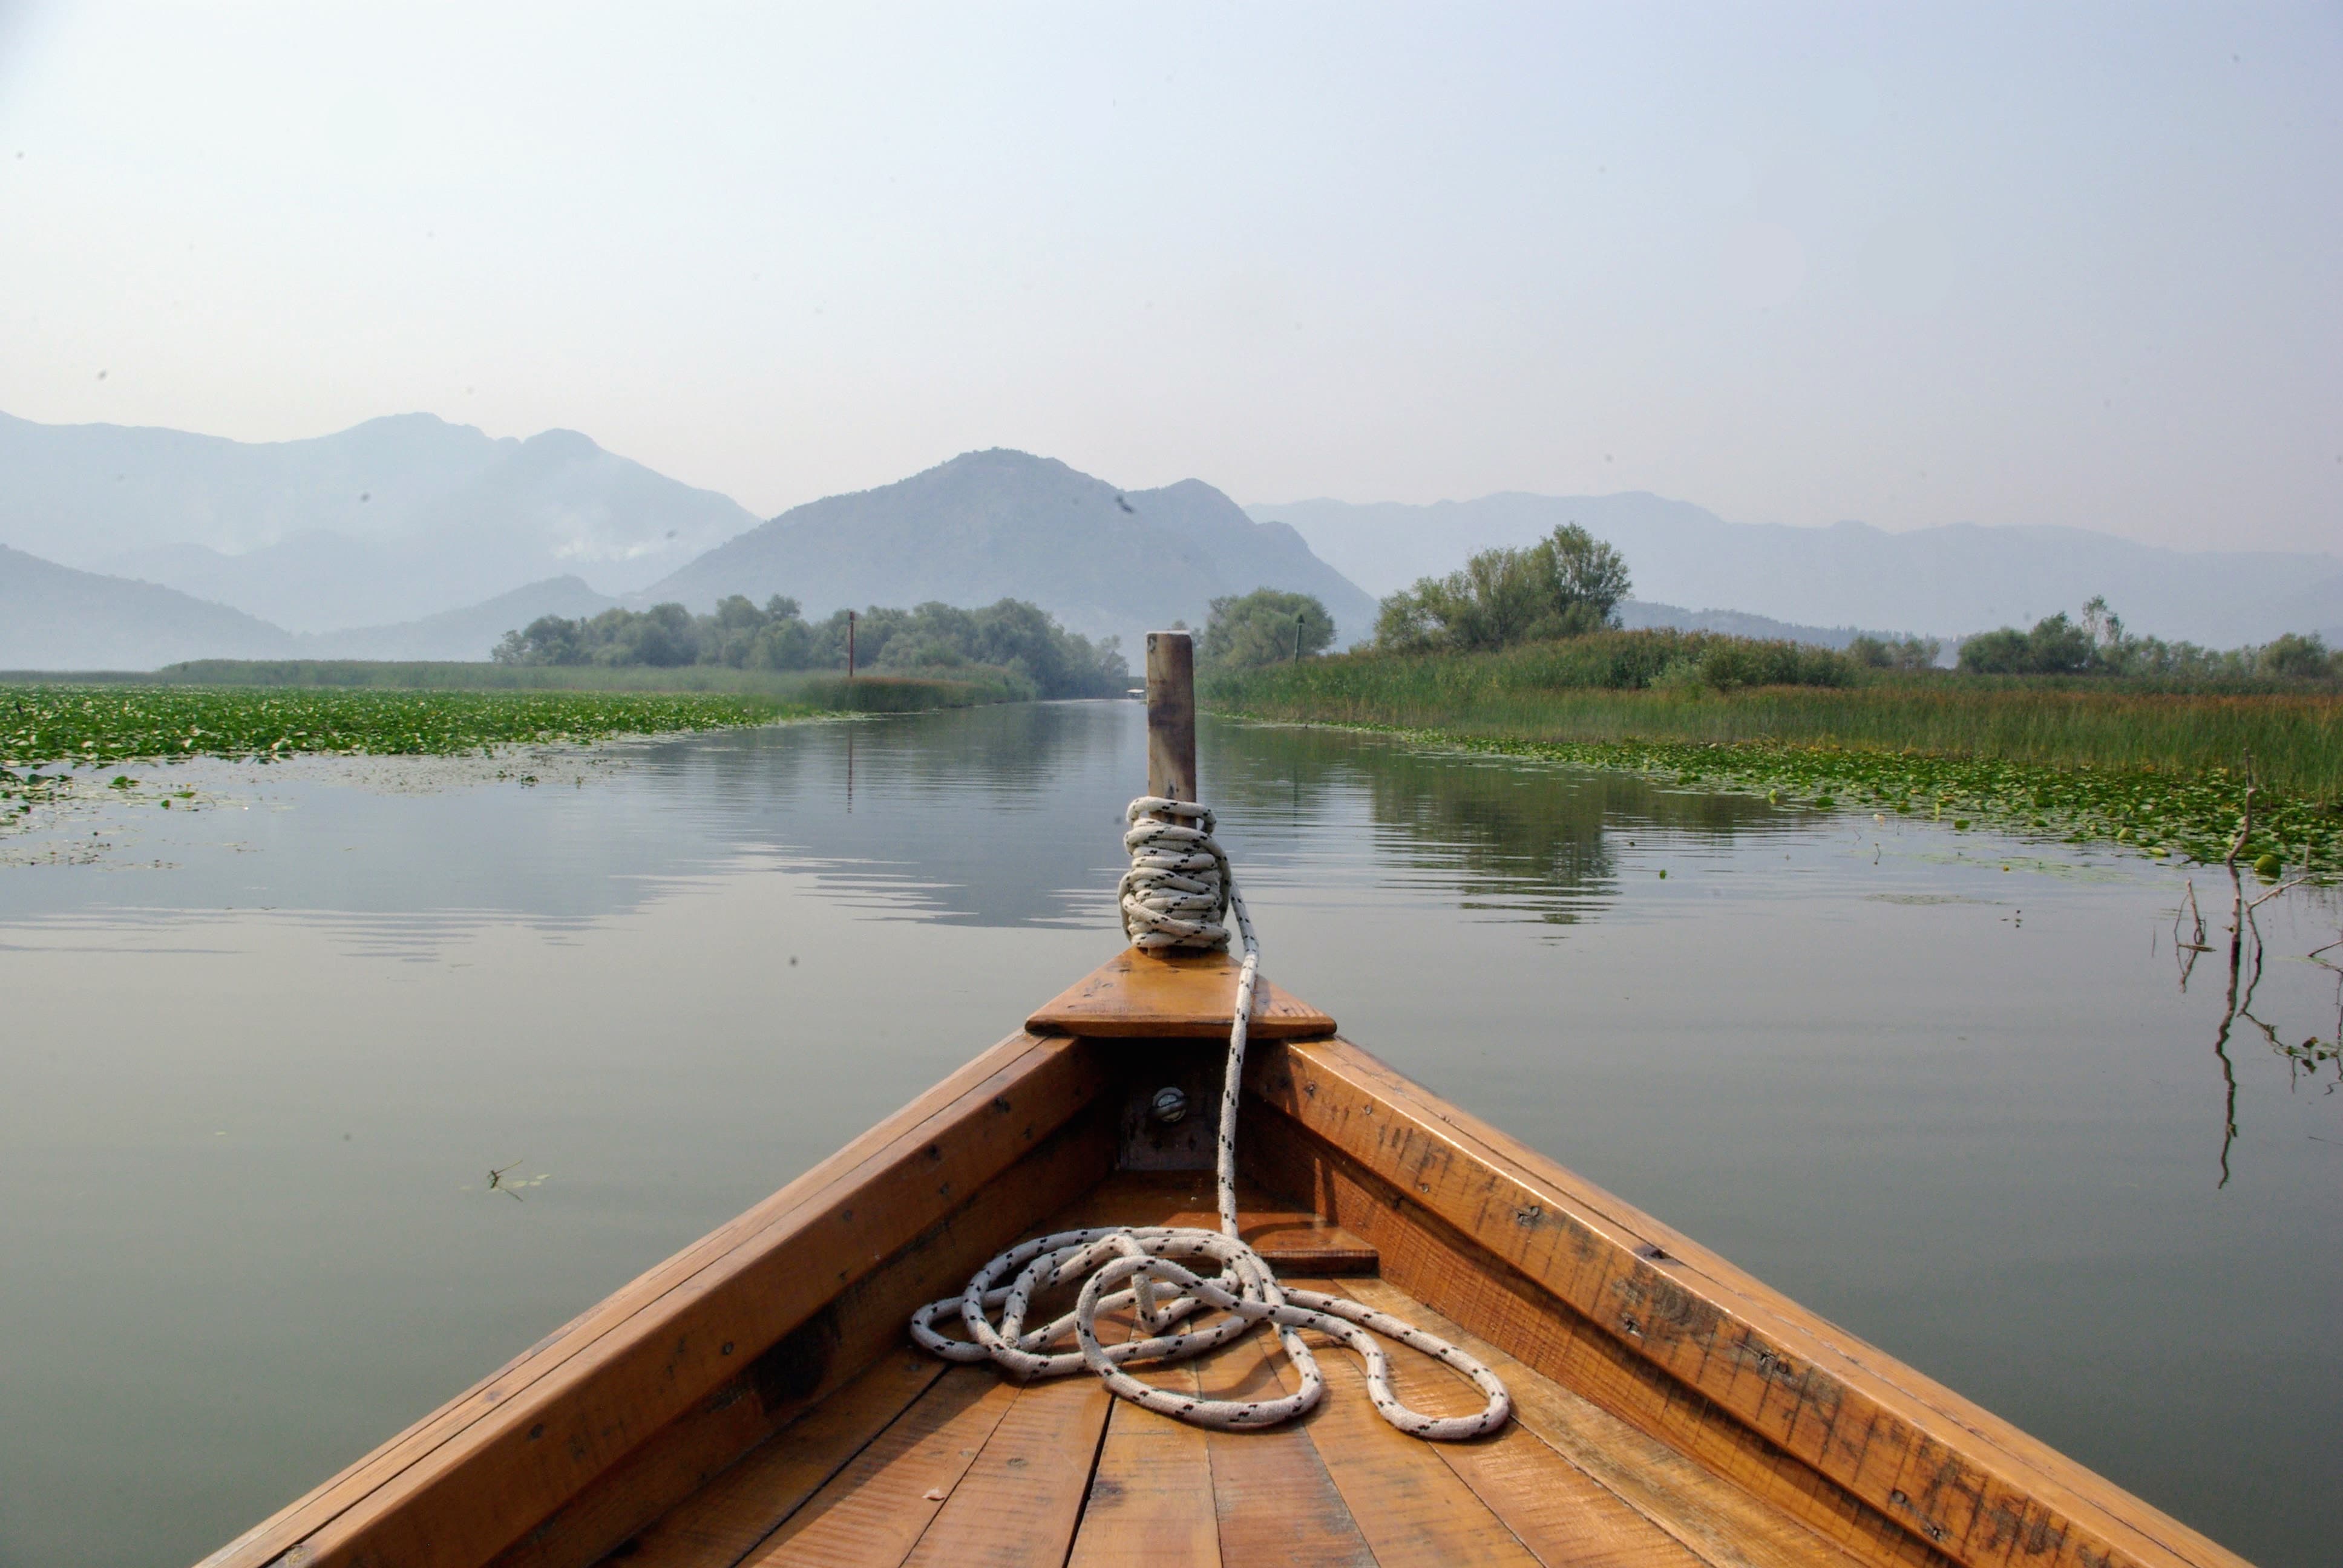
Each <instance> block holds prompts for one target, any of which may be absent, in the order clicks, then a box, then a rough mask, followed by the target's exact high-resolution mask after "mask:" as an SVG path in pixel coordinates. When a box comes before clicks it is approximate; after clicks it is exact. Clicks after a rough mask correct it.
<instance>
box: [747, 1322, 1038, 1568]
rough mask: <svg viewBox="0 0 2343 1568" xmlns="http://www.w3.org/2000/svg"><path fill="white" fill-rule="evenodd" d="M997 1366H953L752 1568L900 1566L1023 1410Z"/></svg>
mask: <svg viewBox="0 0 2343 1568" xmlns="http://www.w3.org/2000/svg"><path fill="white" fill-rule="evenodd" d="M1020 1392H1021V1391H1020V1390H1019V1389H1018V1388H1017V1387H1016V1385H1015V1384H1013V1383H1007V1382H1001V1379H1000V1378H998V1377H997V1376H995V1375H994V1374H993V1372H992V1369H991V1368H990V1367H985V1366H956V1367H953V1368H951V1369H950V1371H948V1372H946V1373H945V1374H944V1375H943V1376H942V1377H941V1378H939V1379H938V1380H937V1381H936V1382H935V1384H934V1386H933V1387H931V1388H930V1389H929V1390H928V1392H927V1393H926V1394H925V1395H923V1396H922V1397H921V1398H920V1401H919V1402H917V1403H915V1404H913V1405H912V1406H911V1408H910V1410H908V1411H906V1412H904V1413H903V1414H902V1415H901V1416H900V1418H898V1419H897V1421H896V1422H895V1423H894V1424H893V1425H891V1426H890V1427H889V1428H887V1430H886V1431H884V1432H880V1434H879V1436H878V1437H877V1438H876V1439H874V1440H873V1441H872V1442H870V1444H869V1445H868V1446H867V1447H865V1448H864V1449H863V1450H862V1451H861V1452H860V1453H857V1454H856V1455H855V1456H854V1458H853V1459H852V1460H851V1461H850V1462H848V1463H847V1465H846V1467H845V1468H844V1469H843V1470H841V1471H840V1472H839V1473H838V1474H837V1475H836V1476H835V1477H833V1478H832V1479H831V1480H830V1482H829V1483H826V1484H825V1485H823V1486H822V1487H821V1488H820V1490H819V1491H818V1492H816V1493H814V1495H813V1497H812V1498H811V1499H810V1500H809V1502H807V1503H806V1504H805V1506H803V1507H802V1508H800V1509H799V1510H798V1511H797V1512H796V1513H792V1514H791V1515H790V1516H789V1519H788V1520H787V1521H786V1522H784V1523H782V1524H781V1526H780V1527H779V1529H777V1530H775V1531H774V1532H772V1533H771V1534H770V1535H769V1536H768V1537H767V1538H766V1539H765V1540H764V1541H763V1542H762V1543H760V1544H759V1545H758V1546H757V1547H756V1548H755V1549H754V1550H753V1551H752V1552H751V1553H749V1556H748V1557H747V1558H746V1559H744V1562H745V1563H746V1564H747V1565H748V1568H815V1565H817V1564H820V1565H823V1568H828V1565H832V1564H835V1565H837V1568H864V1565H866V1564H867V1565H869V1568H893V1565H894V1564H898V1563H901V1562H902V1561H903V1560H904V1559H905V1558H906V1557H908V1556H909V1555H910V1553H911V1551H912V1549H913V1548H914V1547H916V1546H917V1545H918V1544H919V1542H920V1535H921V1534H922V1533H924V1532H925V1531H926V1530H927V1528H928V1527H929V1525H930V1523H933V1522H934V1520H935V1517H936V1515H937V1514H938V1513H940V1511H941V1510H942V1508H943V1506H944V1503H943V1500H944V1498H946V1497H947V1496H949V1495H950V1493H951V1490H952V1489H953V1488H954V1487H956V1486H958V1485H959V1484H960V1480H961V1478H962V1477H963V1476H965V1475H966V1474H967V1473H968V1470H969V1467H970V1465H972V1464H974V1463H975V1462H976V1458H977V1455H978V1454H979V1453H980V1452H982V1450H983V1448H984V1446H985V1444H986V1443H987V1442H989V1441H990V1439H991V1437H992V1435H993V1433H994V1432H997V1431H998V1430H999V1429H1000V1426H1001V1422H1002V1421H1003V1420H1004V1419H1005V1418H1006V1417H1007V1416H1008V1414H1009V1412H1010V1411H1011V1409H1012V1408H1013V1407H1014V1406H1015V1405H1016V1403H1017V1402H1018V1396H1019V1393H1020Z"/></svg>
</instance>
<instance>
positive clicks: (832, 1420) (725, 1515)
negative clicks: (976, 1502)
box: [623, 1350, 945, 1568]
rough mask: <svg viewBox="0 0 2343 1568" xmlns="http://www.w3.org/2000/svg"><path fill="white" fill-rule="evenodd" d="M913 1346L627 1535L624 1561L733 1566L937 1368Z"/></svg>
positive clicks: (659, 1567) (638, 1566)
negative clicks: (698, 1489)
mask: <svg viewBox="0 0 2343 1568" xmlns="http://www.w3.org/2000/svg"><path fill="white" fill-rule="evenodd" d="M944 1365H945V1363H943V1362H940V1361H937V1360H935V1359H934V1358H933V1357H931V1356H929V1355H927V1354H925V1353H924V1352H920V1351H917V1350H901V1351H897V1352H893V1353H892V1354H890V1355H886V1356H882V1357H880V1360H879V1362H878V1364H877V1365H875V1366H873V1367H871V1368H870V1369H869V1370H868V1371H866V1372H863V1373H862V1374H861V1375H860V1376H859V1377H857V1378H856V1379H855V1380H854V1381H853V1382H850V1383H848V1384H847V1385H846V1386H845V1387H844V1388H841V1389H840V1390H839V1391H838V1392H836V1393H834V1394H832V1395H830V1397H829V1398H828V1399H826V1400H823V1401H822V1402H820V1404H818V1405H816V1406H815V1407H814V1408H813V1409H812V1410H811V1411H809V1412H807V1413H806V1414H805V1415H804V1416H803V1417H801V1418H800V1419H799V1420H798V1421H795V1422H791V1423H790V1424H789V1425H788V1426H786V1427H784V1428H782V1429H781V1431H780V1432H777V1433H776V1434H774V1436H773V1437H772V1438H771V1440H770V1441H769V1442H764V1443H761V1444H759V1446H758V1447H757V1448H755V1449H754V1450H752V1451H751V1452H749V1453H748V1454H746V1455H744V1456H743V1457H742V1458H741V1460H740V1462H739V1463H737V1464H735V1465H733V1466H732V1467H731V1468H730V1469H729V1470H727V1471H725V1472H724V1473H722V1474H720V1475H719V1476H718V1477H716V1479H715V1480H714V1481H712V1482H710V1483H709V1484H708V1485H707V1486H706V1487H704V1488H703V1489H701V1490H700V1491H699V1492H698V1493H694V1494H693V1495H692V1496H690V1497H689V1498H687V1499H686V1500H685V1501H684V1502H683V1503H681V1504H679V1506H677V1507H676V1508H675V1509H673V1510H672V1511H670V1512H669V1513H667V1514H666V1515H665V1516H664V1517H662V1518H660V1519H659V1520H656V1521H654V1522H653V1523H651V1525H650V1526H649V1528H648V1529H646V1530H644V1531H643V1532H642V1533H639V1534H638V1535H636V1536H634V1537H633V1538H632V1539H631V1540H630V1541H628V1543H627V1544H626V1547H625V1549H624V1553H623V1554H624V1556H625V1559H626V1562H627V1563H628V1568H731V1564H733V1563H738V1562H739V1561H740V1559H741V1558H743V1557H745V1556H747V1555H748V1553H749V1550H750V1549H751V1548H753V1547H755V1546H756V1545H757V1544H758V1543H759V1542H761V1541H763V1540H764V1539H765V1538H766V1537H767V1536H768V1535H770V1534H771V1533H773V1531H774V1530H775V1529H776V1528H777V1527H778V1526H779V1524H780V1523H782V1521H784V1520H786V1519H788V1518H789V1515H790V1514H792V1513H796V1512H797V1510H798V1509H799V1507H800V1506H802V1505H803V1504H804V1503H805V1502H806V1501H807V1500H808V1499H809V1498H810V1497H812V1496H813V1494H814V1493H817V1492H819V1491H820V1490H821V1488H822V1487H824V1486H825V1485H827V1484H829V1483H830V1481H831V1480H832V1479H833V1478H834V1477H836V1476H837V1475H838V1474H839V1473H840V1472H841V1471H843V1470H844V1469H845V1468H846V1466H847V1465H849V1464H850V1463H851V1462H853V1460H854V1458H855V1456H856V1455H857V1454H859V1453H860V1452H862V1451H863V1450H864V1449H865V1448H866V1447H868V1446H869V1445H870V1442H871V1441H872V1440H873V1439H875V1438H877V1437H878V1436H879V1434H880V1432H884V1431H886V1430H887V1429H888V1428H889V1427H890V1425H892V1424H893V1423H894V1422H895V1420H896V1418H897V1417H899V1416H900V1415H901V1414H902V1413H903V1412H905V1411H907V1410H909V1409H910V1407H911V1406H912V1404H914V1403H915V1402H917V1401H918V1400H919V1399H920V1396H921V1395H923V1394H925V1393H926V1392H928V1391H929V1390H930V1389H931V1388H933V1387H934V1386H935V1383H936V1380H937V1379H939V1378H940V1377H941V1376H943V1373H944Z"/></svg>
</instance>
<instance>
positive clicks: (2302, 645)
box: [2254, 631, 2343, 680]
mask: <svg viewBox="0 0 2343 1568" xmlns="http://www.w3.org/2000/svg"><path fill="white" fill-rule="evenodd" d="M2254 668H2256V669H2257V670H2258V671H2259V672H2260V673H2261V674H2263V675H2274V676H2277V677H2278V678H2279V679H2281V680H2321V679H2326V678H2331V677H2334V676H2336V675H2343V662H2338V658H2337V656H2336V655H2334V654H2330V653H2328V651H2327V639H2326V638H2322V637H2320V636H2319V635H2318V634H2317V633H2316V632H2313V633H2312V634H2311V635H2310V636H2308V637H2304V636H2303V635H2302V634H2300V633H2299V632H2292V631H2290V632H2288V633H2287V634H2286V635H2285V636H2283V637H2281V638H2278V640H2277V641H2276V642H2272V643H2269V644H2267V645H2265V646H2264V647H2263V648H2262V649H2261V651H2260V652H2259V653H2258V654H2256V655H2255V657H2254Z"/></svg>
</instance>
